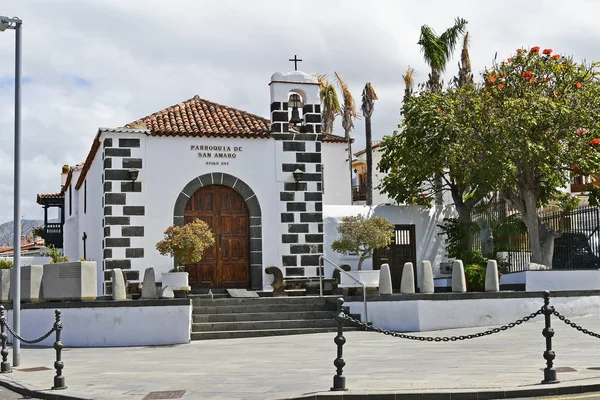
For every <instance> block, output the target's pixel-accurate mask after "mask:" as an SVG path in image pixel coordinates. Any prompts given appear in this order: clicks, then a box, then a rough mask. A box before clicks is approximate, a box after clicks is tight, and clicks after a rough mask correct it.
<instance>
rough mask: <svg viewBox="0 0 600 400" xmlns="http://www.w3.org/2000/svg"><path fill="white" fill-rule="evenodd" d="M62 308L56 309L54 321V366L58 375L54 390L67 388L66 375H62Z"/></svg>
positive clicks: (55, 379)
mask: <svg viewBox="0 0 600 400" xmlns="http://www.w3.org/2000/svg"><path fill="white" fill-rule="evenodd" d="M60 313H61V312H60V310H56V311H54V314H55V315H56V321H55V322H54V329H55V330H56V341H55V342H54V350H56V361H55V362H54V368H56V376H55V377H54V386H52V389H53V390H58V389H66V388H67V387H66V386H65V377H64V376H63V375H62V370H63V368H64V366H65V364H64V363H63V362H62V360H61V351H62V349H63V347H64V346H63V343H62V342H61V340H60V335H61V332H62V328H63V326H62V322H61V320H60Z"/></svg>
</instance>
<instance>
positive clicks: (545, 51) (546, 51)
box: [542, 49, 552, 56]
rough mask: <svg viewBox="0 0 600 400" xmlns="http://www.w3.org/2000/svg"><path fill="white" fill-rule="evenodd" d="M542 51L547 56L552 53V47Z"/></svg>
mask: <svg viewBox="0 0 600 400" xmlns="http://www.w3.org/2000/svg"><path fill="white" fill-rule="evenodd" d="M542 53H543V54H546V55H548V56H549V55H550V54H552V49H544V51H542Z"/></svg>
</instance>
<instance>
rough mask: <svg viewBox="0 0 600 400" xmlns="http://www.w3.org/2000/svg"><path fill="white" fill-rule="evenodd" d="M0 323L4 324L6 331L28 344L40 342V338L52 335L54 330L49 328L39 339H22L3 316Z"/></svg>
mask: <svg viewBox="0 0 600 400" xmlns="http://www.w3.org/2000/svg"><path fill="white" fill-rule="evenodd" d="M0 323H2V324H4V326H6V328H7V329H8V331H9V332H10V333H11V334H12V335H13V336H14V337H16V338H17V339H19V340H20V341H22V342H25V343H29V344H36V343H39V342H41V341H42V340H44V339H46V338H47V337H48V336H50V335H52V332H54V331H55V328H54V327H52V329H50V330H49V331H48V332H47V333H46V334H45V335H44V336H42V337H40V338H39V339H34V340H28V339H23V338H22V337H21V336H19V335H17V334H16V333H15V331H13V329H12V328H11V327H10V325H9V324H8V322H7V321H6V319H5V318H1V319H0Z"/></svg>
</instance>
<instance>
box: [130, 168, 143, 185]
mask: <svg viewBox="0 0 600 400" xmlns="http://www.w3.org/2000/svg"><path fill="white" fill-rule="evenodd" d="M139 174H140V171H138V170H137V169H135V168H132V169H130V170H129V177H130V178H131V180H132V181H134V182H135V181H136V180H137V178H138V175H139Z"/></svg>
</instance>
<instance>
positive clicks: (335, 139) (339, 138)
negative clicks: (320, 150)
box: [323, 133, 354, 143]
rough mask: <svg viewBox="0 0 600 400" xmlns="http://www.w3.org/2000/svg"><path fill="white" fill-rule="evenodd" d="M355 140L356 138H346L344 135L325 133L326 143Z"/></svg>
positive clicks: (324, 140) (324, 139)
mask: <svg viewBox="0 0 600 400" xmlns="http://www.w3.org/2000/svg"><path fill="white" fill-rule="evenodd" d="M349 140H351V141H354V139H346V138H345V137H343V136H337V135H332V134H329V133H323V142H324V143H348V141H349Z"/></svg>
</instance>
